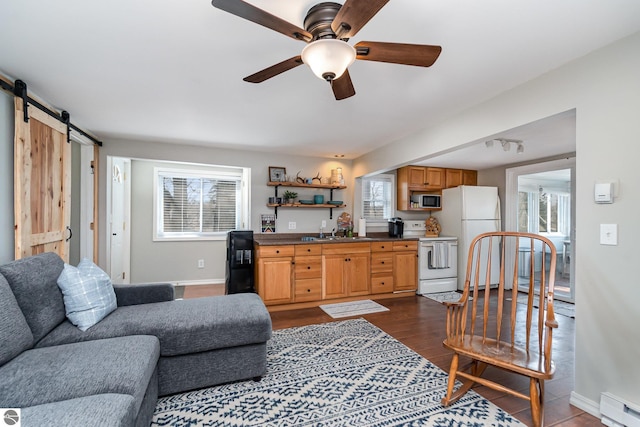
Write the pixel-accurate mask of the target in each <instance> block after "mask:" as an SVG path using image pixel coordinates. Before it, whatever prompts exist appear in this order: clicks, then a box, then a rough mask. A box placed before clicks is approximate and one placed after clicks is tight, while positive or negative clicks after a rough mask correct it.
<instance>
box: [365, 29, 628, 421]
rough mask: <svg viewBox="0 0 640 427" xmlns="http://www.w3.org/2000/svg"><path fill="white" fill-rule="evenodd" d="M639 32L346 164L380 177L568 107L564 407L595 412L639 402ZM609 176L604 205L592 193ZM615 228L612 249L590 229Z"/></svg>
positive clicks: (596, 232) (596, 231)
mask: <svg viewBox="0 0 640 427" xmlns="http://www.w3.org/2000/svg"><path fill="white" fill-rule="evenodd" d="M638 52H640V33H637V34H635V35H633V36H631V37H628V38H626V39H623V40H621V41H619V42H616V43H614V44H612V45H610V46H608V47H605V48H603V49H601V50H599V51H596V52H594V53H591V54H589V55H587V56H585V57H583V58H581V59H579V60H576V61H574V62H571V63H569V64H567V65H565V66H563V67H561V68H559V69H557V70H554V71H551V72H549V73H547V74H545V75H543V76H541V77H539V78H537V79H534V80H532V81H530V82H529V83H527V84H524V85H521V86H519V87H516V88H514V89H512V90H510V91H507V92H505V93H503V94H501V95H499V96H497V97H496V98H494V99H491V100H489V101H487V102H485V103H483V104H481V105H478V106H476V107H474V108H471V109H469V110H467V111H465V112H462V113H461V114H459V115H458V116H456V117H453V118H451V119H450V120H447V121H446V122H443V123H441V124H440V125H438V126H435V127H433V128H429V129H425V130H424V131H422V132H420V133H417V134H415V135H413V136H411V137H409V138H406V139H404V140H402V141H397V142H395V143H393V144H390V145H388V146H386V147H383V148H381V149H378V150H375V151H373V152H371V153H368V154H367V155H365V156H363V157H361V158H359V159H356V161H354V175H355V176H360V175H364V174H367V173H371V172H375V171H379V170H385V169H388V168H393V167H396V166H397V165H401V164H407V163H411V162H413V161H415V159H419V158H424V157H427V156H430V155H434V154H436V153H438V152H440V151H443V150H445V149H450V148H453V147H456V146H459V145H462V144H465V143H468V142H471V141H475V140H478V139H480V138H484V137H487V136H489V135H493V134H495V133H498V132H500V131H504V130H508V129H511V128H514V127H517V126H520V125H523V124H526V123H530V122H533V121H535V120H538V119H541V118H544V117H549V116H552V115H554V114H557V113H560V112H563V111H567V110H569V109H572V108H575V109H576V114H577V116H576V130H577V136H576V151H577V155H576V180H577V191H576V202H577V206H576V241H577V244H576V246H577V253H576V257H575V265H576V343H575V345H576V347H575V354H576V361H575V372H576V375H575V378H576V380H575V391H574V398H573V399H572V401H573V402H574V403H576V404H579V405H582V407H583V408H584V409H587V410H590V412H592V413H593V412H594V411H597V408H598V402H599V399H600V393H601V392H604V391H609V392H612V393H614V394H616V395H619V396H620V397H622V398H624V399H626V400H628V401H630V402H634V403H636V404H637V405H640V387H638V384H640V368H638V364H637V359H638V355H640V330H639V329H638V328H637V326H635V325H638V324H640V308H639V307H638V303H639V302H640V287H639V286H638V284H637V270H636V269H635V263H636V262H637V254H638V247H637V245H636V242H638V241H640V223H639V221H638V219H637V212H638V210H639V209H640V197H638V196H639V192H640V190H639V187H638V182H639V180H638V173H637V168H638V155H637V153H638V145H639V144H640V120H638V117H639V116H640V78H638V76H640V55H639V54H638ZM603 179H617V180H619V182H620V190H619V194H618V196H617V198H616V200H615V203H614V204H611V205H596V204H595V203H594V202H593V186H594V183H595V182H596V181H598V180H603ZM609 223H615V224H618V227H619V243H618V245H617V246H603V245H600V244H599V225H600V224H609Z"/></svg>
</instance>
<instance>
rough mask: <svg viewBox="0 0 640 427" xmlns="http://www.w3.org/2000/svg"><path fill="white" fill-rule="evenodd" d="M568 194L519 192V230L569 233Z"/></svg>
mask: <svg viewBox="0 0 640 427" xmlns="http://www.w3.org/2000/svg"><path fill="white" fill-rule="evenodd" d="M569 215H570V199H569V195H568V194H560V193H546V192H541V191H538V192H525V191H520V192H518V231H521V232H530V233H547V234H549V233H559V234H563V235H569V229H570V223H569V218H570V217H569Z"/></svg>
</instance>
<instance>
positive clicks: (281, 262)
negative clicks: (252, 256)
mask: <svg viewBox="0 0 640 427" xmlns="http://www.w3.org/2000/svg"><path fill="white" fill-rule="evenodd" d="M292 261H293V258H291V257H280V258H262V259H260V260H259V261H258V294H259V295H260V297H261V298H262V300H263V301H264V303H265V304H283V303H289V302H291V297H292V290H291V285H292V273H293V269H292Z"/></svg>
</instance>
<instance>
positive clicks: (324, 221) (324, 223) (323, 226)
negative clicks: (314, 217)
mask: <svg viewBox="0 0 640 427" xmlns="http://www.w3.org/2000/svg"><path fill="white" fill-rule="evenodd" d="M322 228H327V220H326V219H323V220H322Z"/></svg>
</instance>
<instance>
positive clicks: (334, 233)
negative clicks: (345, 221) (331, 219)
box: [331, 228, 336, 237]
mask: <svg viewBox="0 0 640 427" xmlns="http://www.w3.org/2000/svg"><path fill="white" fill-rule="evenodd" d="M331 237H336V229H335V228H334V229H333V230H331Z"/></svg>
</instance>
